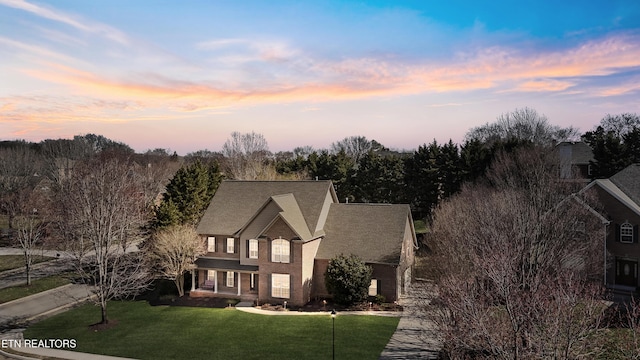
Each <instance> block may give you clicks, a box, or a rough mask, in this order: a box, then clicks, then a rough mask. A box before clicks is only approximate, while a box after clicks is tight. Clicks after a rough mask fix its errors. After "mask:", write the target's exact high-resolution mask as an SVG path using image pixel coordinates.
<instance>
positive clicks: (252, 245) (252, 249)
mask: <svg viewBox="0 0 640 360" xmlns="http://www.w3.org/2000/svg"><path fill="white" fill-rule="evenodd" d="M257 258H258V240H256V239H251V240H249V259H257Z"/></svg>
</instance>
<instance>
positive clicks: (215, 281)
mask: <svg viewBox="0 0 640 360" xmlns="http://www.w3.org/2000/svg"><path fill="white" fill-rule="evenodd" d="M213 292H214V293H216V294H217V293H218V270H214V271H213Z"/></svg>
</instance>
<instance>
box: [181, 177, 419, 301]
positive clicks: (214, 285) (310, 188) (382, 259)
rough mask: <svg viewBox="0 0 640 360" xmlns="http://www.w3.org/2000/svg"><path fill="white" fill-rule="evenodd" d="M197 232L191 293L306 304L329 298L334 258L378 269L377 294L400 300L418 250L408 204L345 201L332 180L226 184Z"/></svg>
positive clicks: (373, 292) (372, 292)
mask: <svg viewBox="0 0 640 360" xmlns="http://www.w3.org/2000/svg"><path fill="white" fill-rule="evenodd" d="M197 231H198V234H200V235H201V236H202V239H203V241H205V242H206V243H207V250H208V252H207V253H206V254H205V255H204V256H202V257H200V258H199V259H198V260H197V261H196V266H197V269H196V272H197V276H195V277H192V278H193V280H192V289H191V292H190V296H233V297H239V298H241V299H244V300H254V301H258V302H260V303H283V302H285V301H287V302H288V303H289V304H292V305H303V304H305V303H307V302H309V300H311V299H312V298H317V297H326V296H328V294H327V291H326V288H325V286H324V273H325V271H326V269H327V265H328V262H329V260H330V259H331V258H333V257H335V256H337V255H339V254H345V255H348V254H354V255H357V256H359V257H360V258H361V259H363V260H364V261H365V262H366V263H367V264H368V265H370V266H371V267H372V268H373V276H372V278H373V280H372V283H371V287H370V288H369V293H370V295H376V294H381V295H383V296H384V297H385V298H386V300H387V301H395V300H396V299H397V298H398V297H399V296H400V295H402V294H403V293H404V292H405V290H406V288H407V286H408V285H409V284H410V283H411V271H412V266H413V261H414V250H415V249H416V247H417V241H416V235H415V231H414V229H413V221H412V218H411V212H410V209H409V206H408V205H390V204H340V203H338V199H337V197H336V193H335V190H334V187H333V184H332V183H331V182H330V181H223V182H222V183H221V184H220V187H219V188H218V190H217V191H216V194H215V196H214V197H213V199H212V201H211V204H210V206H209V208H208V209H207V211H206V212H205V214H204V216H203V218H202V220H201V221H200V224H199V225H198V229H197Z"/></svg>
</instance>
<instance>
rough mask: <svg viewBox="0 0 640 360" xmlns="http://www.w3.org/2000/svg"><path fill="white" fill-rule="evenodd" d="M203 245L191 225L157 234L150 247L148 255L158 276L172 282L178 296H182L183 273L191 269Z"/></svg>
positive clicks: (177, 226) (201, 252)
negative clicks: (155, 267)
mask: <svg viewBox="0 0 640 360" xmlns="http://www.w3.org/2000/svg"><path fill="white" fill-rule="evenodd" d="M205 252H206V247H205V243H204V241H203V240H202V238H200V237H199V236H198V234H197V233H196V231H195V229H194V228H193V226H191V225H175V226H171V227H169V228H165V229H163V230H161V231H160V232H158V233H157V234H156V235H155V236H154V239H153V242H152V244H151V247H150V255H151V257H152V259H153V260H154V264H155V265H156V266H157V269H158V272H159V274H160V275H161V276H162V277H164V278H167V279H169V280H172V281H173V283H174V284H175V285H176V288H178V294H179V295H180V296H183V295H184V273H185V272H186V271H188V270H190V269H192V268H193V265H194V263H195V261H196V260H197V258H198V257H199V256H200V255H203V254H204V253H205Z"/></svg>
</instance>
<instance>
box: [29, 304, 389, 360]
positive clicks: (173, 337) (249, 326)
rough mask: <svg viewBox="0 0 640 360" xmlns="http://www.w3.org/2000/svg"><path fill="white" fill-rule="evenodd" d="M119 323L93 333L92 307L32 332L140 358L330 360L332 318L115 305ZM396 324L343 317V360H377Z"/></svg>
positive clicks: (338, 330) (339, 350) (338, 339)
mask: <svg viewBox="0 0 640 360" xmlns="http://www.w3.org/2000/svg"><path fill="white" fill-rule="evenodd" d="M108 311H109V317H110V319H112V321H113V322H116V325H115V326H113V327H112V328H109V329H106V330H100V331H95V330H91V329H90V327H89V326H90V325H91V324H95V323H96V322H98V321H99V320H100V310H99V308H97V307H95V306H93V305H84V306H81V307H79V308H77V309H74V310H71V311H68V312H66V313H63V314H59V315H57V316H54V317H52V318H49V319H47V320H44V321H42V322H40V323H37V324H35V325H33V326H32V327H30V328H29V329H27V330H26V332H25V334H24V336H25V338H28V339H34V338H35V339H51V338H56V339H75V340H76V343H77V348H76V349H75V350H77V351H80V352H91V353H98V354H105V355H113V356H123V357H132V358H137V359H183V358H188V359H283V358H284V359H301V358H304V359H305V360H311V359H329V358H331V354H332V319H331V317H330V316H329V315H313V316H267V315H257V314H249V313H245V312H242V311H239V310H235V309H218V308H193V307H178V306H150V305H149V304H148V303H147V302H144V301H122V302H115V301H114V302H110V303H109V307H108ZM398 321H399V319H398V318H395V317H383V316H340V315H338V316H337V317H336V319H335V351H336V357H337V358H340V359H377V358H378V357H379V355H380V353H381V352H382V350H383V349H384V347H385V345H386V344H387V342H388V341H389V338H390V337H391V335H393V332H394V331H395V329H396V326H397V325H398Z"/></svg>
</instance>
